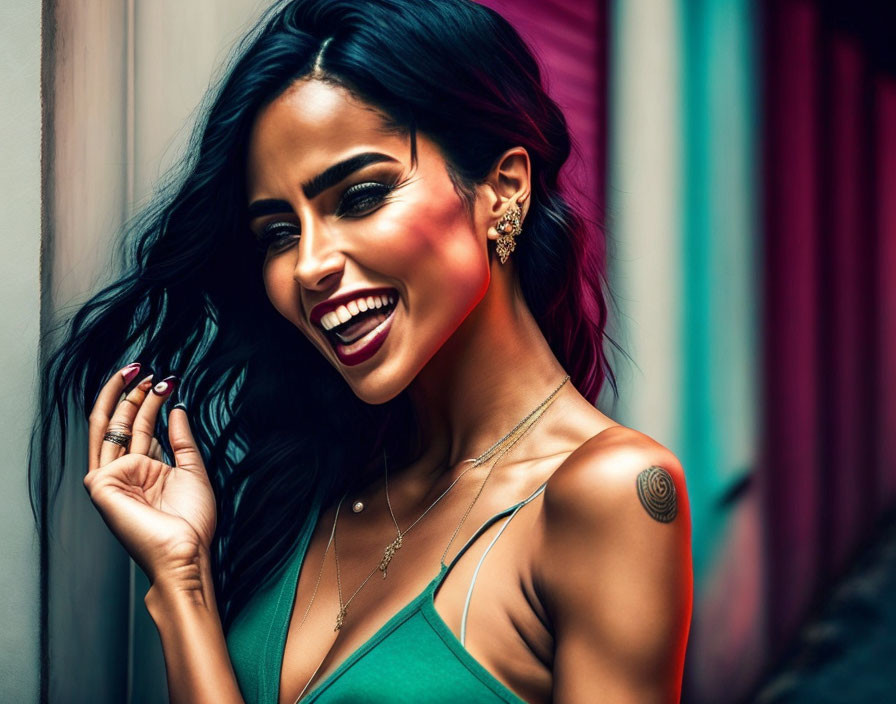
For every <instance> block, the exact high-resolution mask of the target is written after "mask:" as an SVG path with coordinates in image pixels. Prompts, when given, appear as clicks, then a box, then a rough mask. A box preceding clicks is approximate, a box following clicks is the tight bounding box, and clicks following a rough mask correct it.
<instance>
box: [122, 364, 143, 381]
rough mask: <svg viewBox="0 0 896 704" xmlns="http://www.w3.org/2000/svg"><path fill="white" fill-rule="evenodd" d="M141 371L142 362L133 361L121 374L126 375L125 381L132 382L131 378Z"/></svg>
mask: <svg viewBox="0 0 896 704" xmlns="http://www.w3.org/2000/svg"><path fill="white" fill-rule="evenodd" d="M139 373H140V362H132V363H131V364H129V365H128V366H126V367H125V368H124V369H122V370H121V375H122V376H123V377H124V383H125V384H130V383H131V379H133V378H134V377H135V376H137V374H139Z"/></svg>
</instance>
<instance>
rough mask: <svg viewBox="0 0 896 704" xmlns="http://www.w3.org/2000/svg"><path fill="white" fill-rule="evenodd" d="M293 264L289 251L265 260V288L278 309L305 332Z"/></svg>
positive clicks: (263, 274) (269, 298)
mask: <svg viewBox="0 0 896 704" xmlns="http://www.w3.org/2000/svg"><path fill="white" fill-rule="evenodd" d="M292 265H293V262H292V260H291V259H290V258H289V253H286V254H284V255H282V256H280V257H276V258H272V259H269V260H268V261H267V262H265V264H264V268H263V269H262V272H263V273H262V278H263V280H264V290H265V293H267V295H268V300H270V302H271V305H273V306H274V308H275V309H276V311H277V312H278V313H280V315H282V316H283V317H284V318H286V319H287V320H289V321H290V322H291V323H292V324H293V325H295V326H296V327H298V328H302V331H303V332H305V330H304V328H303V327H302V321H301V320H300V319H299V302H298V299H297V295H298V294H297V288H296V282H295V279H294V278H293V266H292Z"/></svg>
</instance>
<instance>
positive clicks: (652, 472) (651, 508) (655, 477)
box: [635, 466, 678, 523]
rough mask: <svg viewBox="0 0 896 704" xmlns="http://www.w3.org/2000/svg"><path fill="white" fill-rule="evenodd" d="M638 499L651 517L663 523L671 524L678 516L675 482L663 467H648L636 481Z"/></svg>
mask: <svg viewBox="0 0 896 704" xmlns="http://www.w3.org/2000/svg"><path fill="white" fill-rule="evenodd" d="M635 481H636V484H637V487H638V498H639V499H640V500H641V505H642V506H643V507H644V510H645V511H647V513H649V514H650V517H651V518H653V519H655V520H657V521H660V522H661V523H671V522H672V521H674V520H675V516H676V515H677V514H678V501H677V499H676V496H675V482H673V481H672V475H671V474H669V472H667V471H666V470H665V469H663V468H662V467H656V466H654V467H648V468H647V469H645V470H644V471H643V472H641V473H640V474H639V475H638V477H637V479H636V480H635Z"/></svg>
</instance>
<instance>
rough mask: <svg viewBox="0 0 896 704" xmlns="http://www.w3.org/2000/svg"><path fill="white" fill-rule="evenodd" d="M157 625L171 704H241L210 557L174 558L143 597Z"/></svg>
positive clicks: (241, 700)
mask: <svg viewBox="0 0 896 704" xmlns="http://www.w3.org/2000/svg"><path fill="white" fill-rule="evenodd" d="M144 602H145V603H146V608H147V610H148V611H149V614H150V616H151V617H152V620H153V621H154V622H155V624H156V627H157V628H158V630H159V636H160V638H161V640H162V650H163V652H164V654H165V669H166V671H167V677H168V696H169V700H170V701H171V702H172V704H181V703H184V704H187V703H189V704H204V703H205V702H209V704H211V703H214V704H228V703H232V704H243V698H242V695H241V694H240V690H239V686H238V685H237V681H236V675H235V674H234V672H233V666H232V665H231V663H230V656H229V654H228V652H227V644H226V641H225V640H224V631H223V629H222V627H221V620H220V617H219V615H218V609H217V605H216V603H215V593H214V588H213V587H212V575H211V569H210V560H209V558H208V556H207V555H204V554H203V555H201V556H200V557H199V558H198V559H191V558H184V559H183V560H180V561H179V564H178V563H177V562H176V561H175V564H174V565H173V566H172V568H171V570H170V571H166V572H165V573H164V574H159V575H158V576H157V577H156V580H155V581H154V582H153V584H152V586H151V587H150V589H149V591H148V592H147V593H146V596H145V597H144Z"/></svg>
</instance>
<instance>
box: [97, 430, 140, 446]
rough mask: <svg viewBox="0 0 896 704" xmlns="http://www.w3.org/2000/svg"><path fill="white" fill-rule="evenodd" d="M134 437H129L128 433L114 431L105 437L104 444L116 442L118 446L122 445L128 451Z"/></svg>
mask: <svg viewBox="0 0 896 704" xmlns="http://www.w3.org/2000/svg"><path fill="white" fill-rule="evenodd" d="M132 437H133V436H132V435H128V434H127V433H119V432H116V431H114V430H113V431H109V432H108V433H106V434H105V435H103V442H114V443H115V444H116V445H121V446H122V447H123V448H125V449H127V447H128V445H129V444H130V442H131V438H132Z"/></svg>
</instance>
